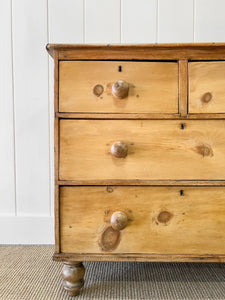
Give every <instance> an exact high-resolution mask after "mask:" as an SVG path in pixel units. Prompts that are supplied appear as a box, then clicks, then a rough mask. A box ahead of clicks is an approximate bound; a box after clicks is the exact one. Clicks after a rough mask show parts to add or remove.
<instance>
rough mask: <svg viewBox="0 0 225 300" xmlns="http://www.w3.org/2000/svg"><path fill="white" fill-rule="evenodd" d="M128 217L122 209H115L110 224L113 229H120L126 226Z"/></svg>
mask: <svg viewBox="0 0 225 300" xmlns="http://www.w3.org/2000/svg"><path fill="white" fill-rule="evenodd" d="M127 223H128V218H127V215H126V214H125V213H124V212H123V211H116V212H114V213H113V214H112V216H111V226H112V228H113V229H115V230H122V229H124V228H125V227H126V226H127Z"/></svg>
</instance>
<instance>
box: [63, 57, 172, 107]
mask: <svg viewBox="0 0 225 300" xmlns="http://www.w3.org/2000/svg"><path fill="white" fill-rule="evenodd" d="M118 80H120V81H123V82H120V84H121V86H120V85H117V84H115V85H114V83H116V82H117V81H118ZM127 84H128V85H127ZM112 88H113V93H114V96H113V94H112ZM127 93H128V96H126V95H127ZM118 97H122V98H118ZM59 110H60V112H81V113H82V112H95V113H178V64H177V63H175V62H124V61H122V62H119V61H117V62H115V61H61V62H60V65H59Z"/></svg>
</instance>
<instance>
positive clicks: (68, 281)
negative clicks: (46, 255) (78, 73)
mask: <svg viewBox="0 0 225 300" xmlns="http://www.w3.org/2000/svg"><path fill="white" fill-rule="evenodd" d="M84 273H85V269H84V266H83V264H82V263H81V262H64V266H63V269H62V278H63V287H64V290H66V291H67V293H68V294H69V295H70V296H77V295H78V294H79V291H80V289H81V288H82V287H83V285H84V280H83V277H84Z"/></svg>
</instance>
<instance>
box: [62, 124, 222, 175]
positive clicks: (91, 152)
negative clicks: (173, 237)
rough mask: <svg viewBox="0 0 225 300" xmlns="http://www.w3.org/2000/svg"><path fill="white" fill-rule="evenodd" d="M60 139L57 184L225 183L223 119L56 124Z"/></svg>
mask: <svg viewBox="0 0 225 300" xmlns="http://www.w3.org/2000/svg"><path fill="white" fill-rule="evenodd" d="M59 134H60V146H59V147H60V148H59V176H60V179H61V180H96V179H97V180H98V179H116V180H129V179H137V180H144V179H150V180H151V179H154V180H158V179H159V180H160V179H172V180H176V179H177V180H182V179H184V180H224V179H225V168H224V162H225V120H185V121H181V120H164V121H161V120H60V133H59ZM118 141H122V143H123V144H122V146H121V145H116V144H115V142H118ZM112 145H114V148H112ZM116 146H117V148H116ZM123 147H124V148H123ZM126 147H127V149H128V152H127V156H126V157H125V158H123V157H122V158H121V157H116V156H118V154H119V155H120V154H121V153H122V154H126V153H123V150H124V151H125V152H126ZM111 151H112V152H113V154H114V155H113V154H112V153H111ZM121 151H122V152H121Z"/></svg>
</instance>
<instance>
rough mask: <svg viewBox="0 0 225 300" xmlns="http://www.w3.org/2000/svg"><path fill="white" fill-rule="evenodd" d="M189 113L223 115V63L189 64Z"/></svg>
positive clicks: (224, 88)
mask: <svg viewBox="0 0 225 300" xmlns="http://www.w3.org/2000/svg"><path fill="white" fill-rule="evenodd" d="M188 70H189V112H190V113H225V61H217V62H216V61H214V62H190V63H189V64H188Z"/></svg>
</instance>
